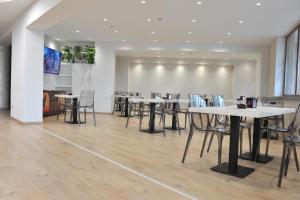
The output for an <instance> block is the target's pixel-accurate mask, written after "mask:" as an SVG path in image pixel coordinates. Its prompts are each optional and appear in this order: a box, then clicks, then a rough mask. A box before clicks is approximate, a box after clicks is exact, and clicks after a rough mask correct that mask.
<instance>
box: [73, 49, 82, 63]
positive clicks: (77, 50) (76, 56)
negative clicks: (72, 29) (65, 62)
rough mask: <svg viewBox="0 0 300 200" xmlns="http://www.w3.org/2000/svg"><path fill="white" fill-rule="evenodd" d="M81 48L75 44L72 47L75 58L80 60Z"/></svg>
mask: <svg viewBox="0 0 300 200" xmlns="http://www.w3.org/2000/svg"><path fill="white" fill-rule="evenodd" d="M81 50H82V47H81V46H75V47H74V54H75V58H77V59H79V60H81Z"/></svg>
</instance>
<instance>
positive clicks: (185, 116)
mask: <svg viewBox="0 0 300 200" xmlns="http://www.w3.org/2000/svg"><path fill="white" fill-rule="evenodd" d="M187 115H188V114H187V113H185V114H184V128H185V129H186V122H187Z"/></svg>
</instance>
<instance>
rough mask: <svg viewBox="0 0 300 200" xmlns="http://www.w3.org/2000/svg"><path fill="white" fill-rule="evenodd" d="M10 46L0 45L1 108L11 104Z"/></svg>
mask: <svg viewBox="0 0 300 200" xmlns="http://www.w3.org/2000/svg"><path fill="white" fill-rule="evenodd" d="M10 58H11V55H10V47H9V46H0V109H7V108H9V104H10V68H11V67H10Z"/></svg>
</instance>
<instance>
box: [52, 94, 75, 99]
mask: <svg viewBox="0 0 300 200" xmlns="http://www.w3.org/2000/svg"><path fill="white" fill-rule="evenodd" d="M54 96H55V97H57V98H65V99H76V98H79V97H80V96H79V95H68V94H56V95H54Z"/></svg>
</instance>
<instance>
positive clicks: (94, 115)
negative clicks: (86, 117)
mask: <svg viewBox="0 0 300 200" xmlns="http://www.w3.org/2000/svg"><path fill="white" fill-rule="evenodd" d="M93 118H94V125H95V126H96V113H95V107H94V106H93Z"/></svg>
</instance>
